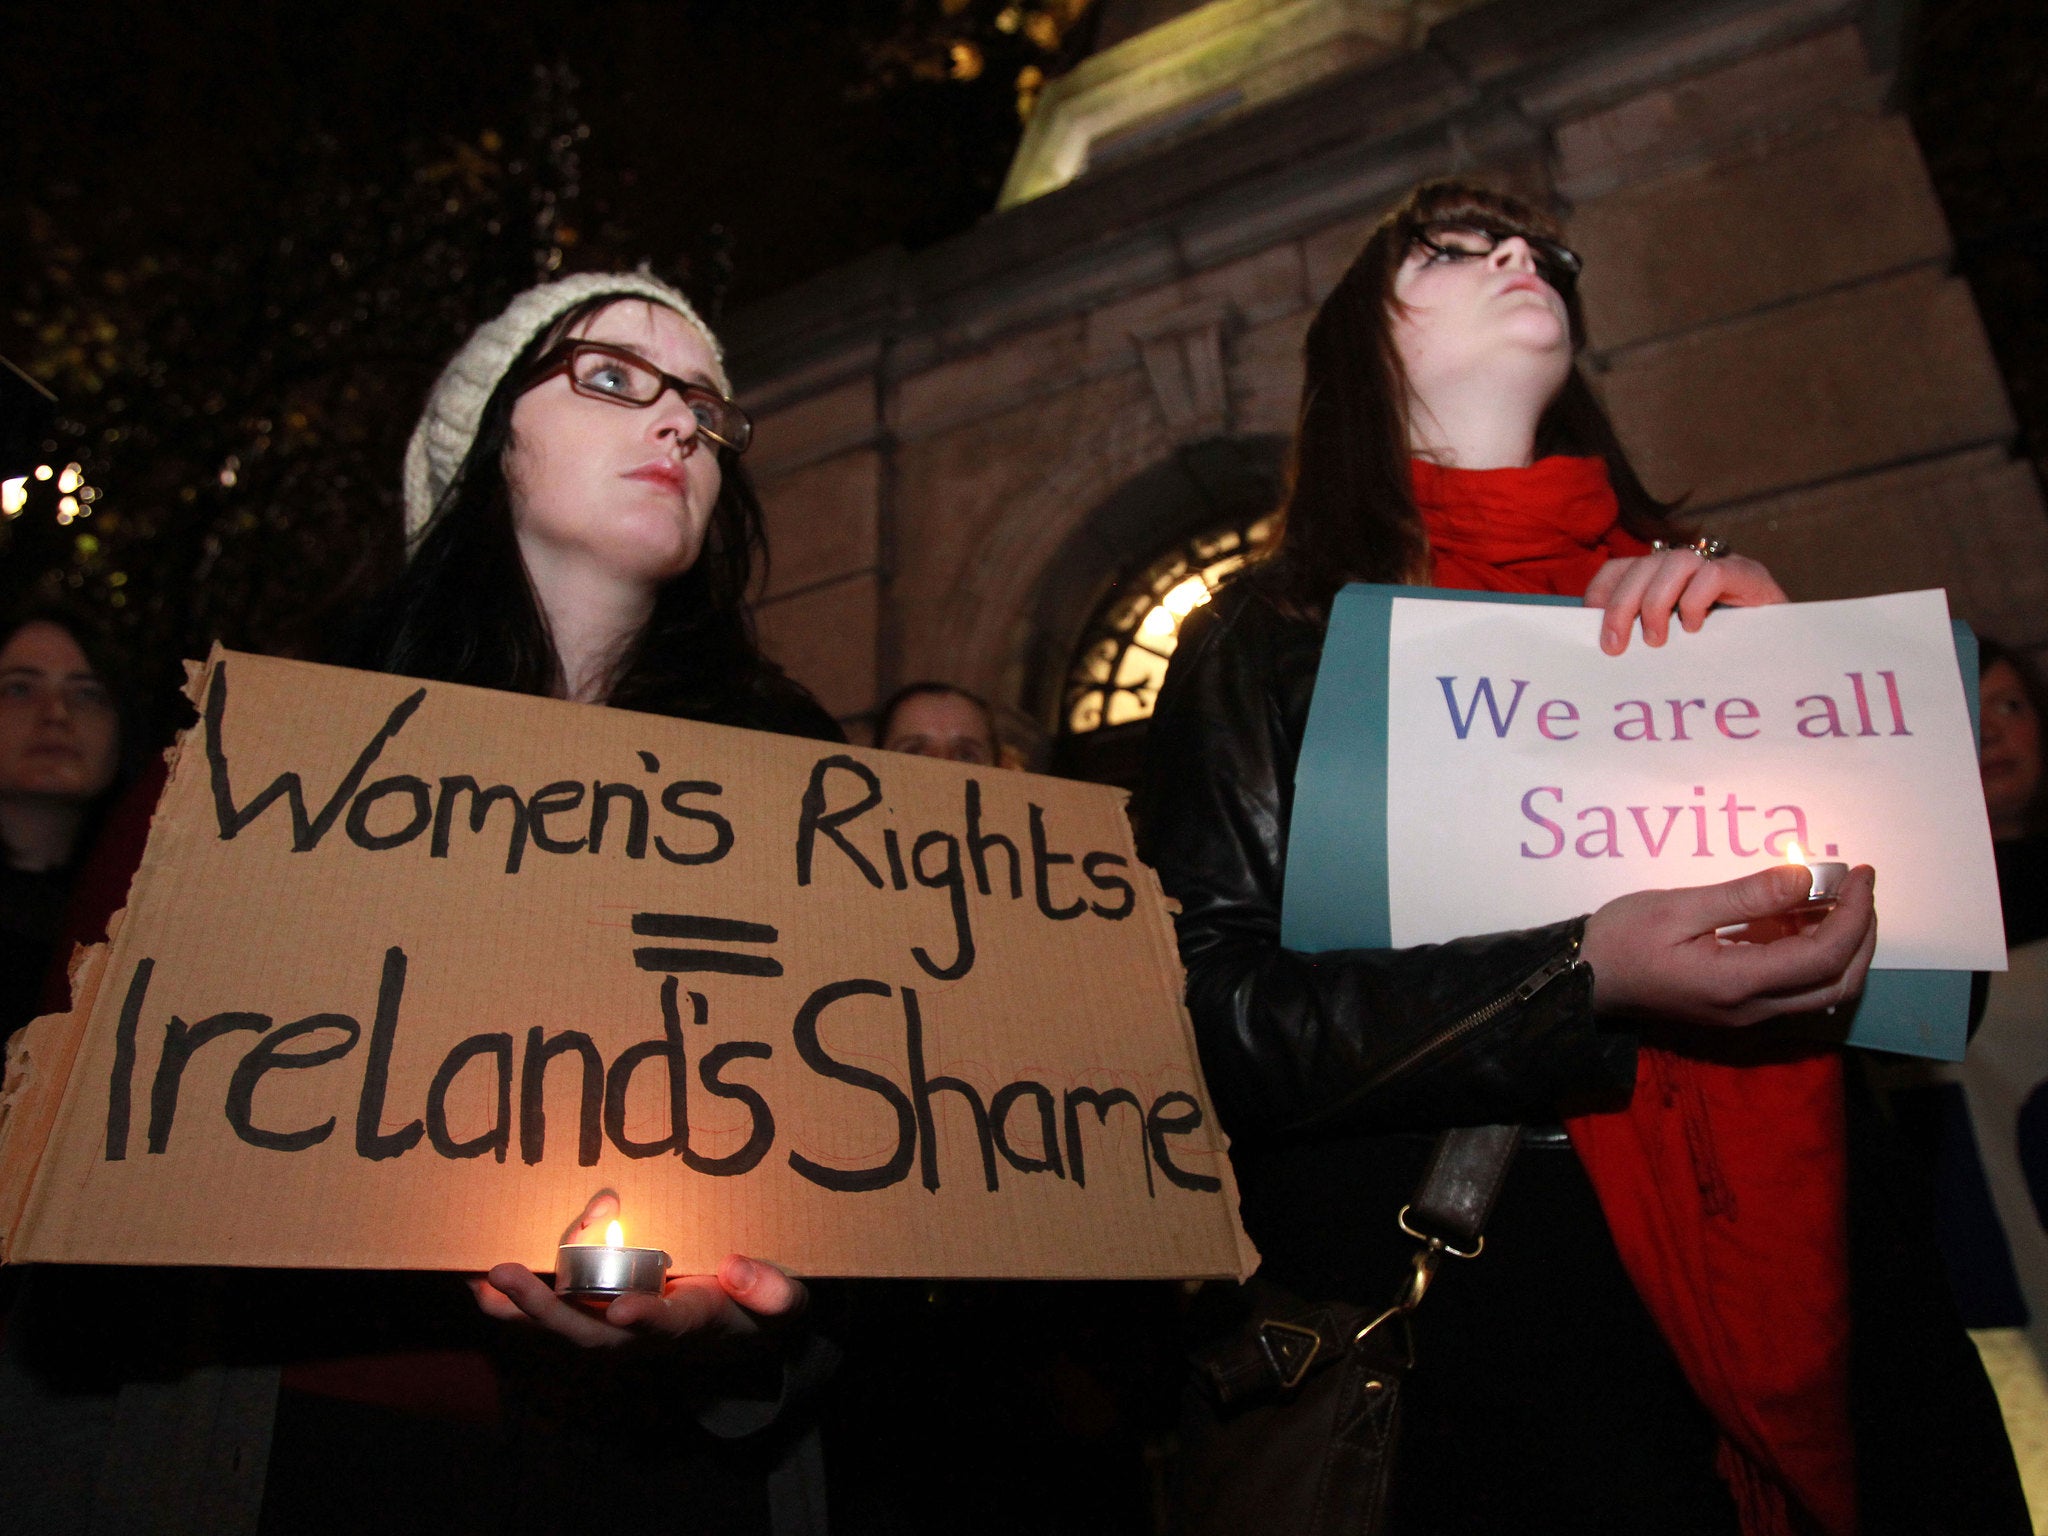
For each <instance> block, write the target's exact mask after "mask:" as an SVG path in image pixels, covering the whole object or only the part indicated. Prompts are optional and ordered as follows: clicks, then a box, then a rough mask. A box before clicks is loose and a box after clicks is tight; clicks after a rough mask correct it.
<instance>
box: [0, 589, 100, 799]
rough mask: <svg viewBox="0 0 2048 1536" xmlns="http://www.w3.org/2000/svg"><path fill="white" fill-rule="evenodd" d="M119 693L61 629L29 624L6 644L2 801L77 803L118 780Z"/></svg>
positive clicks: (0, 712) (0, 727)
mask: <svg viewBox="0 0 2048 1536" xmlns="http://www.w3.org/2000/svg"><path fill="white" fill-rule="evenodd" d="M120 749H121V724H120V716H119V714H118V712H117V711H116V709H115V706H114V700H113V696H112V695H111V694H110V693H108V691H107V688H106V685H105V684H104V683H103V682H101V681H100V679H99V678H98V677H97V676H96V675H95V674H94V672H93V669H92V663H91V662H90V661H88V660H86V656H85V652H84V651H83V650H82V649H80V647H79V644H78V642H77V641H76V640H74V639H72V638H71V635H70V633H69V632H68V631H66V630H65V629H64V627H63V626H62V625H59V624H51V623H48V622H46V621H43V620H37V621H34V622H32V623H28V624H24V625H23V626H22V627H21V628H20V629H18V630H16V631H15V632H14V633H13V635H11V636H10V637H9V638H8V640H7V643H6V644H5V645H4V646H0V799H8V800H20V799H40V800H55V801H75V802H77V804H78V805H80V806H81V807H83V806H84V805H85V804H87V803H88V802H89V801H91V800H92V799H94V798H95V797H96V796H98V795H99V794H101V793H102V792H104V791H105V790H106V788H107V786H108V785H110V784H112V783H113V782H114V771H115V769H116V768H117V767H118V765H119V759H120Z"/></svg>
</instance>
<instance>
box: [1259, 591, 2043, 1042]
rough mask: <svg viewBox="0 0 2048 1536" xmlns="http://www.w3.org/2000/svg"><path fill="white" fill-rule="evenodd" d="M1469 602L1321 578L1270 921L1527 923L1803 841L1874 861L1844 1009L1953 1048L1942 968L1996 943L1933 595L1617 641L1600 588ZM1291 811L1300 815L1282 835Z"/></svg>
mask: <svg viewBox="0 0 2048 1536" xmlns="http://www.w3.org/2000/svg"><path fill="white" fill-rule="evenodd" d="M1474 598H1475V595H1474V594H1465V593H1422V594H1417V593H1415V592H1414V590H1413V589H1385V588H1380V589H1372V588H1353V589H1350V590H1348V591H1347V592H1346V593H1344V594H1343V595H1342V596H1341V597H1340V599H1339V601H1338V611H1337V612H1336V613H1335V614H1334V615H1333V619H1332V624H1331V632H1330V642H1329V645H1328V646H1327V648H1326V650H1325V653H1324V664H1323V673H1322V675H1321V676H1320V677H1319V679H1318V685H1317V696H1316V702H1315V712H1314V714H1313V716H1312V718H1311V723H1310V728H1309V739H1308V740H1307V741H1306V742H1305V744H1304V749H1303V756H1302V767H1301V771H1300V775H1299V778H1298V781H1297V800H1296V817H1297V825H1296V833H1297V835H1296V836H1295V837H1294V838H1293V840H1292V842H1291V851H1290V858H1289V866H1288V912H1287V928H1286V942H1288V943H1289V944H1290V945H1293V946H1295V947H1298V948H1303V949H1308V950H1320V949H1327V948H1333V947H1341V946H1342V945H1345V944H1367V945H1371V944H1380V945H1397V946H1398V945H1412V944H1423V943H1431V942H1436V941H1440V940H1444V939H1450V938H1455V937H1457V936H1459V935H1462V934H1470V933H1487V932H1494V931H1499V930H1505V929H1513V928H1524V927H1530V926H1534V925H1537V924H1541V923H1546V922H1552V921H1555V920H1556V919H1558V918H1560V917H1564V916H1568V915H1570V914H1572V913H1574V912H1584V911H1589V910H1591V909H1593V908H1595V907H1598V906H1599V905H1601V904H1602V903H1603V902H1606V901H1608V900H1610V899H1612V898H1614V897H1616V896H1620V895H1623V894H1625V893H1627V892H1629V891H1634V890H1644V889H1655V888H1670V887H1679V886H1694V885H1706V884H1711V883H1715V882H1718V881H1723V880H1730V879H1735V878H1738V877H1739V876H1742V875H1745V874H1749V873H1753V872H1754V871H1756V870H1759V869H1763V868H1766V867H1769V866H1771V865H1774V864H1780V863H1784V862H1786V861H1787V860H1788V859H1789V858H1792V857H1794V856H1795V855H1794V854H1793V851H1792V850H1793V848H1794V846H1795V845H1797V847H1798V848H1799V849H1800V850H1802V851H1803V852H1804V853H1805V854H1806V855H1807V856H1808V857H1811V858H1814V859H1834V860H1840V861H1842V862H1847V863H1868V864H1872V865H1874V866H1875V867H1876V868H1877V870H1878V872H1879V889H1880V893H1881V894H1880V902H1881V907H1882V913H1883V921H1882V923H1881V924H1880V926H1879V930H1878V949H1877V956H1876V961H1875V964H1876V966H1877V967H1879V968H1881V972H1882V975H1880V977H1879V979H1878V980H1877V981H1874V982H1873V984H1872V987H1871V990H1870V994H1869V997H1868V999H1867V1003H1866V1007H1865V1008H1864V1009H1863V1010H1862V1012H1863V1013H1864V1014H1865V1015H1867V1017H1864V1018H1862V1019H1861V1020H1860V1021H1859V1028H1863V1027H1865V1026H1870V1027H1873V1028H1876V1029H1878V1030H1879V1033H1880V1035H1881V1038H1872V1039H1868V1040H1867V1042H1866V1043H1875V1044H1882V1045H1884V1046H1885V1047H1887V1048H1890V1049H1910V1050H1925V1051H1926V1052H1927V1053H1929V1054H1955V1053H1958V1052H1959V1048H1960V1044H1961V1025H1962V1015H1961V1011H1960V1000H1961V999H1962V998H1963V997H1964V996H1965V995H1966V993H1967V978H1966V977H1962V979H1961V980H1960V982H1958V980H1957V978H1958V976H1959V975H1960V973H1963V972H1967V971H1969V970H1999V969H2003V968H2004V964H2005V948H2004V939H2003V929H2002V925H2001V922H2000V918H1999V905H1998V885H1997V877H1996V872H1995V869H1994V867H1993V862H1992V856H1991V840H1990V832H1989V826H1988V822H1987V819H1986V816H1985V811H1984V803H1983V796H1982V790H1981V787H1980V783H1979V779H1978V775H1977V764H1976V751H1975V747H1974V743H1973V737H1972V729H1971V717H1970V704H1969V702H1968V699H1967V698H1966V695H1965V687H1964V682H1963V680H1962V678H1961V677H1960V676H1959V673H1958V665H1957V662H1958V653H1957V640H1956V637H1955V636H1954V634H1953V633H1952V629H1951V625H1950V621H1949V617H1948V610H1947V604H1946V601H1945V599H1944V596H1943V594H1941V593H1940V592H1918V593H1903V594H1898V595H1894V596H1890V597H1881V598H1865V599H1857V600H1854V601H1848V602H1835V603H1809V604H1798V605H1785V606H1776V607H1769V608H1749V609H1742V608H1733V609H1724V610H1720V611H1718V612H1716V613H1715V614H1713V615H1712V616H1711V618H1710V619H1709V620H1708V622H1707V624H1706V625H1705V626H1704V627H1703V629H1702V630H1701V631H1700V632H1699V633H1697V634H1686V633H1684V632H1683V631H1682V630H1680V629H1678V627H1677V626H1676V625H1674V626H1673V632H1672V635H1671V638H1670V640H1669V642H1668V643H1667V644H1666V645H1664V646H1662V647H1654V648H1653V647H1651V646H1648V645H1646V644H1644V643H1643V642H1642V640H1641V638H1640V637H1637V639H1636V640H1635V641H1634V642H1633V643H1632V644H1631V645H1630V647H1629V649H1628V650H1627V652H1625V653H1624V654H1623V655H1621V656H1618V657H1614V656H1607V655H1605V654H1603V653H1602V652H1601V650H1600V649H1599V645H1598V638H1597V637H1598V631H1599V625H1600V615H1599V614H1598V613H1597V612H1596V611H1594V610H1590V609H1586V608H1584V607H1581V606H1579V605H1578V604H1576V603H1570V604H1555V603H1549V602H1531V601H1527V600H1523V601H1514V600H1507V601H1503V600H1499V599H1497V598H1495V597H1493V595H1490V594H1489V595H1486V596H1484V597H1481V598H1480V599H1479V600H1474ZM1972 681H1974V675H1973V677H1972ZM1304 808H1306V809H1307V811H1308V813H1309V814H1310V815H1312V816H1315V817H1316V818H1317V819H1316V826H1317V828H1318V836H1316V837H1313V838H1307V839H1304V838H1302V837H1301V836H1299V835H1298V834H1299V832H1300V829H1301V827H1300V818H1301V816H1302V815H1303V812H1304ZM1362 922H1363V923H1366V924H1367V926H1369V927H1371V928H1372V929H1373V930H1374V931H1362V930H1361V927H1360V925H1361V923H1362ZM1874 974H1876V973H1874ZM1888 977H1889V978H1900V979H1897V980H1888V979H1885V978H1888ZM1915 977H1919V978H1924V980H1914V979H1910V978H1915ZM1930 988H1931V989H1932V990H1930ZM1894 994H1896V995H1894ZM1937 994H1938V995H1937ZM1894 1003H1896V1004H1897V1005H1898V1006H1897V1009H1896V1010H1895V1011H1896V1012H1897V1014H1898V1018H1897V1019H1895V1020H1891V1021H1890V1022H1896V1023H1899V1024H1900V1025H1901V1028H1900V1029H1899V1030H1897V1031H1892V1030H1890V1028H1889V1023H1888V1022H1887V1020H1888V1015H1889V1014H1890V1013H1891V1012H1893V1011H1894V1010H1893V1004H1894ZM1951 1003H1955V1004H1956V1006H1955V1007H1954V1008H1953V1009H1951V1008H1950V1004H1951ZM1930 1007H1932V1008H1937V1009H1938V1010H1939V1011H1942V1012H1944V1013H1946V1012H1951V1011H1952V1012H1953V1013H1954V1015H1955V1017H1954V1019H1953V1021H1952V1022H1953V1024H1954V1030H1953V1031H1952V1033H1953V1034H1954V1035H1955V1038H1954V1039H1953V1040H1948V1039H1946V1038H1942V1039H1936V1038H1934V1037H1933V1036H1932V1035H1929V1034H1927V1033H1926V1031H1925V1030H1923V1029H1921V1028H1920V1025H1921V1024H1923V1023H1924V1022H1925V1019H1924V1015H1925V1013H1926V1011H1927V1009H1929V1008H1930ZM1908 1014H1911V1015H1912V1016H1913V1019H1914V1020H1917V1021H1918V1022H1912V1021H1908V1020H1907V1019H1906V1015H1908ZM1909 1025H1910V1027H1908V1026H1909Z"/></svg>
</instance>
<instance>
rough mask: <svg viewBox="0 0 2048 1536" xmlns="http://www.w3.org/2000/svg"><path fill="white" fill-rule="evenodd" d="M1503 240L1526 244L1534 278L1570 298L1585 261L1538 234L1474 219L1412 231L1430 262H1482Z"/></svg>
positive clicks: (1444, 221) (1565, 246) (1559, 295)
mask: <svg viewBox="0 0 2048 1536" xmlns="http://www.w3.org/2000/svg"><path fill="white" fill-rule="evenodd" d="M1503 240H1521V241H1523V242H1525V243H1526V244H1527V245H1528V247H1529V254H1530V256H1532V257H1533V258H1534V259H1535V262H1536V275H1537V276H1538V277H1540V278H1542V279H1543V281H1545V282H1546V283H1548V284H1550V286H1551V287H1552V288H1554V289H1556V290H1557V294H1558V297H1559V298H1565V299H1568V298H1570V297H1571V296H1572V290H1573V289H1574V288H1576V287H1577V286H1578V282H1579V272H1580V269H1581V268H1583V267H1584V266H1585V262H1584V261H1582V260H1581V259H1580V257H1579V253H1578V252H1577V251H1575V250H1573V249H1572V248H1571V247H1570V246H1567V245H1560V244H1558V243H1557V241H1555V240H1546V239H1545V238H1544V237H1543V236H1541V235H1532V234H1530V233H1529V232H1528V231H1527V230H1526V229H1515V228H1513V227H1512V226H1510V225H1506V224H1486V223H1481V222H1479V221H1478V220H1475V219H1442V220H1438V221H1435V222H1433V223H1429V224H1424V225H1423V226H1422V227H1421V228H1420V229H1418V230H1416V231H1415V243H1416V244H1417V245H1419V246H1421V247H1422V249H1423V250H1425V251H1427V252H1428V253H1429V255H1430V259H1431V260H1433V261H1453V262H1455V261H1483V260H1485V259H1486V258H1487V257H1488V256H1491V255H1492V254H1493V253H1494V252H1495V251H1497V250H1499V249H1500V245H1501V242H1502V241H1503Z"/></svg>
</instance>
